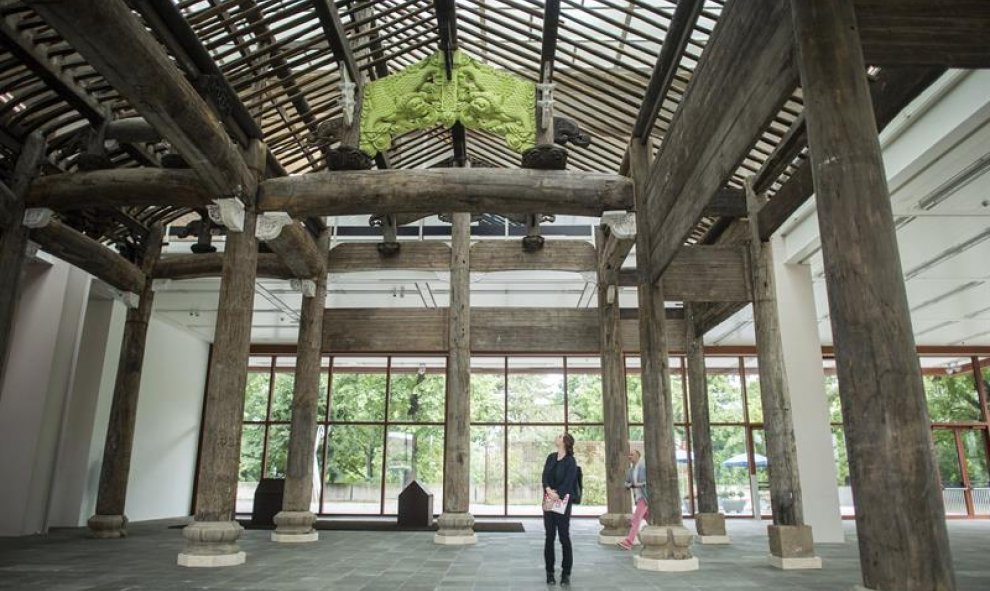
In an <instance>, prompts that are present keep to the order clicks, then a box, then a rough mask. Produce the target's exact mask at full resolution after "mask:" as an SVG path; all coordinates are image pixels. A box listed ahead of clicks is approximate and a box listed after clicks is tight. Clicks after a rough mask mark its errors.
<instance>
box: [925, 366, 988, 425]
mask: <svg viewBox="0 0 990 591" xmlns="http://www.w3.org/2000/svg"><path fill="white" fill-rule="evenodd" d="M924 384H925V397H926V398H927V399H928V415H929V416H930V417H931V419H932V420H933V421H936V422H948V421H978V420H980V402H979V399H978V398H977V394H976V384H974V383H973V374H972V373H970V372H964V373H958V374H955V375H946V376H928V375H926V376H924Z"/></svg>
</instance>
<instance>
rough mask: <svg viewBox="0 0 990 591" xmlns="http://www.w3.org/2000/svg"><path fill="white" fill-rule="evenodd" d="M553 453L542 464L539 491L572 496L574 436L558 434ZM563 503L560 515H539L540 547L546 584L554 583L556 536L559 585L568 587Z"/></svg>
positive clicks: (556, 496) (568, 522) (552, 495)
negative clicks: (543, 533) (561, 554)
mask: <svg viewBox="0 0 990 591" xmlns="http://www.w3.org/2000/svg"><path fill="white" fill-rule="evenodd" d="M555 443H556V444H557V451H555V452H554V453H552V454H550V455H549V456H547V461H546V463H545V464H544V465H543V492H544V494H545V495H546V496H548V497H549V498H550V499H553V500H557V499H563V498H564V497H566V496H567V495H571V496H572V497H573V496H574V494H575V493H576V492H577V462H576V461H575V460H574V436H573V435H571V434H570V433H564V434H563V435H558V436H557V439H556V440H555ZM572 504H573V503H570V502H568V503H567V510H566V512H565V513H564V514H560V513H556V512H554V511H544V512H543V527H544V528H545V529H546V532H547V537H546V542H545V543H544V546H543V560H544V561H545V562H546V568H547V584H548V585H552V584H554V583H556V580H555V579H554V577H553V565H554V560H555V557H554V538H555V537H556V536H557V535H558V533H559V535H560V545H561V547H562V548H563V550H564V560H563V561H562V562H561V568H562V570H561V573H560V584H561V585H570V584H571V566H572V565H573V564H574V555H573V553H572V552H571V530H570V528H571V505H572Z"/></svg>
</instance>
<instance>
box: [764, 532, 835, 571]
mask: <svg viewBox="0 0 990 591" xmlns="http://www.w3.org/2000/svg"><path fill="white" fill-rule="evenodd" d="M767 534H769V536H770V555H769V557H768V562H769V563H770V565H771V566H774V567H776V568H779V569H784V570H797V569H819V568H821V567H822V559H821V558H819V557H817V556H815V542H814V539H813V537H812V534H811V526H808V525H768V526H767Z"/></svg>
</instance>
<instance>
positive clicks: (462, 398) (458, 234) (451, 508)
mask: <svg viewBox="0 0 990 591" xmlns="http://www.w3.org/2000/svg"><path fill="white" fill-rule="evenodd" d="M451 225H452V230H451V241H450V308H449V310H448V326H449V333H448V345H447V346H448V348H449V353H448V355H447V408H446V414H445V417H446V432H445V434H444V461H443V513H442V514H441V515H440V517H439V518H438V519H437V526H438V529H437V533H436V535H435V536H433V541H434V542H435V543H437V544H449V545H463V544H474V543H475V542H477V536H476V535H475V533H474V517H473V516H472V515H471V513H470V511H469V510H470V499H471V470H470V463H471V431H470V424H471V276H470V265H469V262H470V260H469V255H470V251H471V214H468V213H455V214H453V215H452V216H451Z"/></svg>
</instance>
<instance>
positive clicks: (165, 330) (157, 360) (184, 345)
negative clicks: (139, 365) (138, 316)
mask: <svg viewBox="0 0 990 591" xmlns="http://www.w3.org/2000/svg"><path fill="white" fill-rule="evenodd" d="M209 347H210V346H209V343H207V342H205V341H203V340H201V339H199V338H198V337H195V336H193V335H192V334H191V333H189V332H187V331H185V330H183V329H181V328H177V327H176V326H174V325H172V324H169V323H166V322H163V321H162V320H160V319H158V318H157V317H152V320H151V325H150V327H149V329H148V341H147V346H146V348H145V356H144V371H143V373H142V375H141V398H140V400H139V402H138V415H137V424H136V425H135V430H134V432H135V435H134V451H133V454H132V456H131V472H130V479H129V480H128V485H127V506H126V509H125V512H126V513H127V517H128V519H130V520H131V521H140V520H145V519H160V518H166V517H176V516H180V515H188V514H189V509H190V506H191V504H192V490H193V480H194V478H195V470H196V450H197V446H198V443H199V428H200V419H201V415H202V411H203V396H204V393H205V390H206V372H207V365H208V361H209V352H210V348H209Z"/></svg>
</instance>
